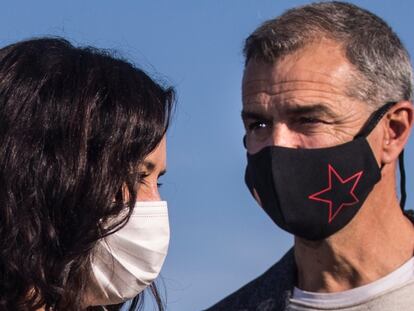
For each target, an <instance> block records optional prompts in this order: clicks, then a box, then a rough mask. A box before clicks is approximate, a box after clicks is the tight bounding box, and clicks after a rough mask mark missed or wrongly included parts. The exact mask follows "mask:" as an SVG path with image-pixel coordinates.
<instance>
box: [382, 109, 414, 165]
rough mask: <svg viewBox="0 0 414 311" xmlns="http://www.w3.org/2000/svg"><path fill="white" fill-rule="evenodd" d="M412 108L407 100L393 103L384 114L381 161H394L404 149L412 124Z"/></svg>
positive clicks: (413, 110)
mask: <svg viewBox="0 0 414 311" xmlns="http://www.w3.org/2000/svg"><path fill="white" fill-rule="evenodd" d="M413 117H414V108H413V104H412V103H411V102H409V101H401V102H398V103H397V104H395V105H394V106H393V107H392V108H391V109H390V110H389V111H388V112H387V114H386V115H385V118H384V119H385V125H384V128H385V134H384V136H383V141H382V157H381V162H382V163H383V164H388V163H391V162H393V161H395V160H396V159H397V158H398V155H399V154H400V153H401V151H402V150H403V149H404V147H405V145H406V143H407V141H408V137H409V136H410V133H411V128H412V126H413Z"/></svg>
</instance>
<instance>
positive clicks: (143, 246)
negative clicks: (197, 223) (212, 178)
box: [0, 38, 174, 310]
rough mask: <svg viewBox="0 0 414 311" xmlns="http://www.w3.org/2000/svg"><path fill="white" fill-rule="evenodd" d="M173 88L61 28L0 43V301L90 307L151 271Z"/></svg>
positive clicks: (131, 287) (126, 292) (154, 270)
mask: <svg viewBox="0 0 414 311" xmlns="http://www.w3.org/2000/svg"><path fill="white" fill-rule="evenodd" d="M173 95H174V93H173V90H172V89H170V88H168V89H166V88H163V87H162V86H160V85H158V84H157V83H155V82H154V81H153V80H151V78H149V77H148V76H147V75H146V74H145V73H144V72H143V71H141V70H139V69H137V68H135V67H133V66H132V65H131V64H129V63H128V62H126V61H124V60H120V59H116V58H114V57H112V56H111V55H109V54H108V53H107V52H103V51H99V50H96V49H93V48H77V47H73V46H72V45H71V44H70V43H69V42H67V41H65V40H63V39H52V38H43V39H35V40H28V41H23V42H19V43H16V44H12V45H9V46H7V47H5V48H3V49H1V50H0V185H1V187H0V278H1V279H0V310H38V309H39V310H84V309H89V310H94V309H97V310H99V309H102V308H101V307H97V306H102V305H113V304H119V303H121V302H122V301H125V300H127V299H129V298H132V297H134V296H136V295H137V294H138V293H139V292H140V291H142V290H143V289H144V288H145V287H146V286H147V285H148V284H149V283H151V281H152V280H153V279H154V278H155V277H156V276H157V274H158V272H159V270H160V268H161V265H162V262H163V260H164V258H165V253H166V250H167V245H168V237H169V235H168V234H169V228H168V219H167V210H166V205H165V202H160V201H159V200H160V198H159V195H158V190H157V179H158V177H159V176H160V174H162V172H163V171H164V170H165V138H164V136H165V132H166V130H167V127H168V123H169V118H170V112H171V108H172V105H173ZM137 200H138V201H146V202H144V203H141V202H138V201H137ZM150 286H151V291H152V292H153V293H155V295H156V297H158V295H157V292H156V289H155V287H153V286H152V285H150ZM137 300H138V297H137V298H136V299H135V300H134V303H133V304H132V306H131V309H133V308H134V306H135V305H136V303H137ZM157 301H158V302H159V297H158V298H157ZM159 307H160V309H162V306H161V304H159ZM109 309H114V310H116V309H119V308H118V307H110V308H109Z"/></svg>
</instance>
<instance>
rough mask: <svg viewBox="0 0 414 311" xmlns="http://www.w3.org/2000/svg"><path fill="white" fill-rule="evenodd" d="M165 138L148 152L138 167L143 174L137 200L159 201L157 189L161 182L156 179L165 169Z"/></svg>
mask: <svg viewBox="0 0 414 311" xmlns="http://www.w3.org/2000/svg"><path fill="white" fill-rule="evenodd" d="M166 146H167V140H166V138H165V137H164V138H163V139H162V140H161V142H160V143H159V145H158V146H157V147H156V148H155V149H154V151H153V152H152V153H150V154H149V155H148V156H147V157H146V158H145V159H144V161H143V163H142V165H141V166H140V167H139V172H140V173H141V174H143V176H145V177H144V178H143V180H142V182H141V184H140V185H139V188H138V192H137V198H136V199H137V201H160V200H161V196H160V193H159V191H158V189H159V187H160V186H161V184H159V183H158V179H159V178H160V177H161V176H163V175H164V174H165V173H166V172H167V170H166V168H167V147H166Z"/></svg>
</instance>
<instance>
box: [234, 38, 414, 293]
mask: <svg viewBox="0 0 414 311" xmlns="http://www.w3.org/2000/svg"><path fill="white" fill-rule="evenodd" d="M355 72H356V71H355V69H354V67H353V66H352V64H350V63H349V62H348V61H347V59H346V57H345V55H344V52H343V51H342V49H341V48H340V46H339V45H338V44H337V43H335V42H333V41H330V40H328V39H321V40H320V41H318V42H315V43H312V44H308V45H307V46H305V47H304V48H302V49H301V50H299V51H296V52H294V53H292V54H289V55H287V56H284V57H282V58H281V59H278V60H277V62H275V63H273V64H269V63H264V62H261V61H256V60H251V61H249V63H248V64H247V66H246V68H245V72H244V77H243V82H242V98H243V110H242V118H243V123H244V126H245V129H246V143H247V149H248V152H249V153H251V154H254V153H256V152H258V151H260V150H261V149H262V148H263V147H265V146H270V145H278V146H283V147H290V148H318V147H328V146H335V145H339V144H342V143H345V142H348V141H351V140H352V139H353V137H354V136H355V135H356V134H357V133H358V131H359V130H360V129H361V128H362V126H363V125H364V123H365V122H366V121H367V119H368V117H369V116H370V114H371V113H372V112H373V111H374V110H375V109H376V108H375V107H371V106H369V105H368V104H366V103H364V102H362V101H360V100H358V99H355V98H350V97H349V96H347V95H346V94H347V92H346V90H347V87H349V85H350V82H351V79H352V78H351V77H354V76H355ZM382 104H384V103H378V105H379V106H381V105H382ZM412 123H413V108H412V104H411V103H410V102H408V101H403V102H399V103H397V104H396V105H394V106H393V107H392V108H391V109H390V110H389V111H388V113H387V114H386V115H385V116H384V118H383V119H382V120H381V121H380V122H379V124H378V125H377V126H376V128H375V129H374V130H373V131H372V132H371V134H370V135H369V136H368V142H369V144H370V146H371V149H372V150H373V152H374V155H375V157H376V159H377V162H378V165H379V166H383V169H382V171H381V174H382V177H381V180H380V182H379V183H378V184H376V185H375V187H374V189H373V190H372V192H371V193H370V194H369V196H368V198H367V199H366V201H365V202H364V204H363V206H362V208H361V209H360V211H359V212H358V213H357V215H356V216H355V217H354V218H353V220H352V221H351V222H350V223H349V224H348V225H347V226H345V228H343V229H342V230H340V231H338V232H337V233H335V234H333V235H332V236H330V237H328V238H327V239H324V240H321V241H316V242H315V241H308V240H305V239H302V238H299V237H295V245H294V251H295V259H296V264H297V268H298V280H297V286H298V287H299V288H301V289H303V290H307V291H313V292H339V291H344V290H348V289H351V288H355V287H358V286H362V285H365V284H368V283H371V282H373V281H375V280H377V279H379V278H381V277H383V276H385V275H387V274H389V273H390V272H392V271H394V270H395V269H397V268H398V267H400V266H401V265H402V264H404V263H405V262H406V261H407V260H409V259H410V258H411V257H412V256H413V250H414V229H413V225H412V223H411V222H410V221H409V220H408V219H407V218H406V217H405V216H404V215H403V213H402V212H401V208H400V206H399V200H398V197H397V193H396V190H395V189H396V188H397V186H396V165H397V161H398V155H399V153H400V152H401V150H402V149H403V148H404V146H405V144H406V142H407V140H408V136H409V133H410V131H411V127H412ZM256 200H258V202H259V204H260V200H259V199H258V198H256Z"/></svg>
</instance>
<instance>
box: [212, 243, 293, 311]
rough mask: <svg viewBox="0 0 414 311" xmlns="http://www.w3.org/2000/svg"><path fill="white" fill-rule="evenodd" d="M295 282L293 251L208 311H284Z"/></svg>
mask: <svg viewBox="0 0 414 311" xmlns="http://www.w3.org/2000/svg"><path fill="white" fill-rule="evenodd" d="M295 280H296V265H295V260H294V255H293V249H291V250H289V251H288V252H287V253H286V254H285V255H284V256H283V257H282V259H280V260H279V261H278V262H277V263H276V264H274V265H273V266H272V267H271V268H270V269H269V270H267V271H266V272H265V273H263V274H262V275H261V276H259V277H258V278H256V279H254V280H253V281H251V282H250V283H248V284H246V285H244V286H243V287H242V288H240V289H239V290H237V291H236V292H234V293H233V294H231V295H230V296H228V297H226V298H224V299H223V300H222V301H220V302H218V303H217V304H215V305H214V306H212V307H210V308H209V309H207V310H206V311H222V310H223V311H224V310H226V311H229V310H232V311H253V310H255V311H276V310H284V306H285V302H286V300H287V299H288V296H289V294H290V292H291V290H292V288H293V286H294V284H295Z"/></svg>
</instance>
